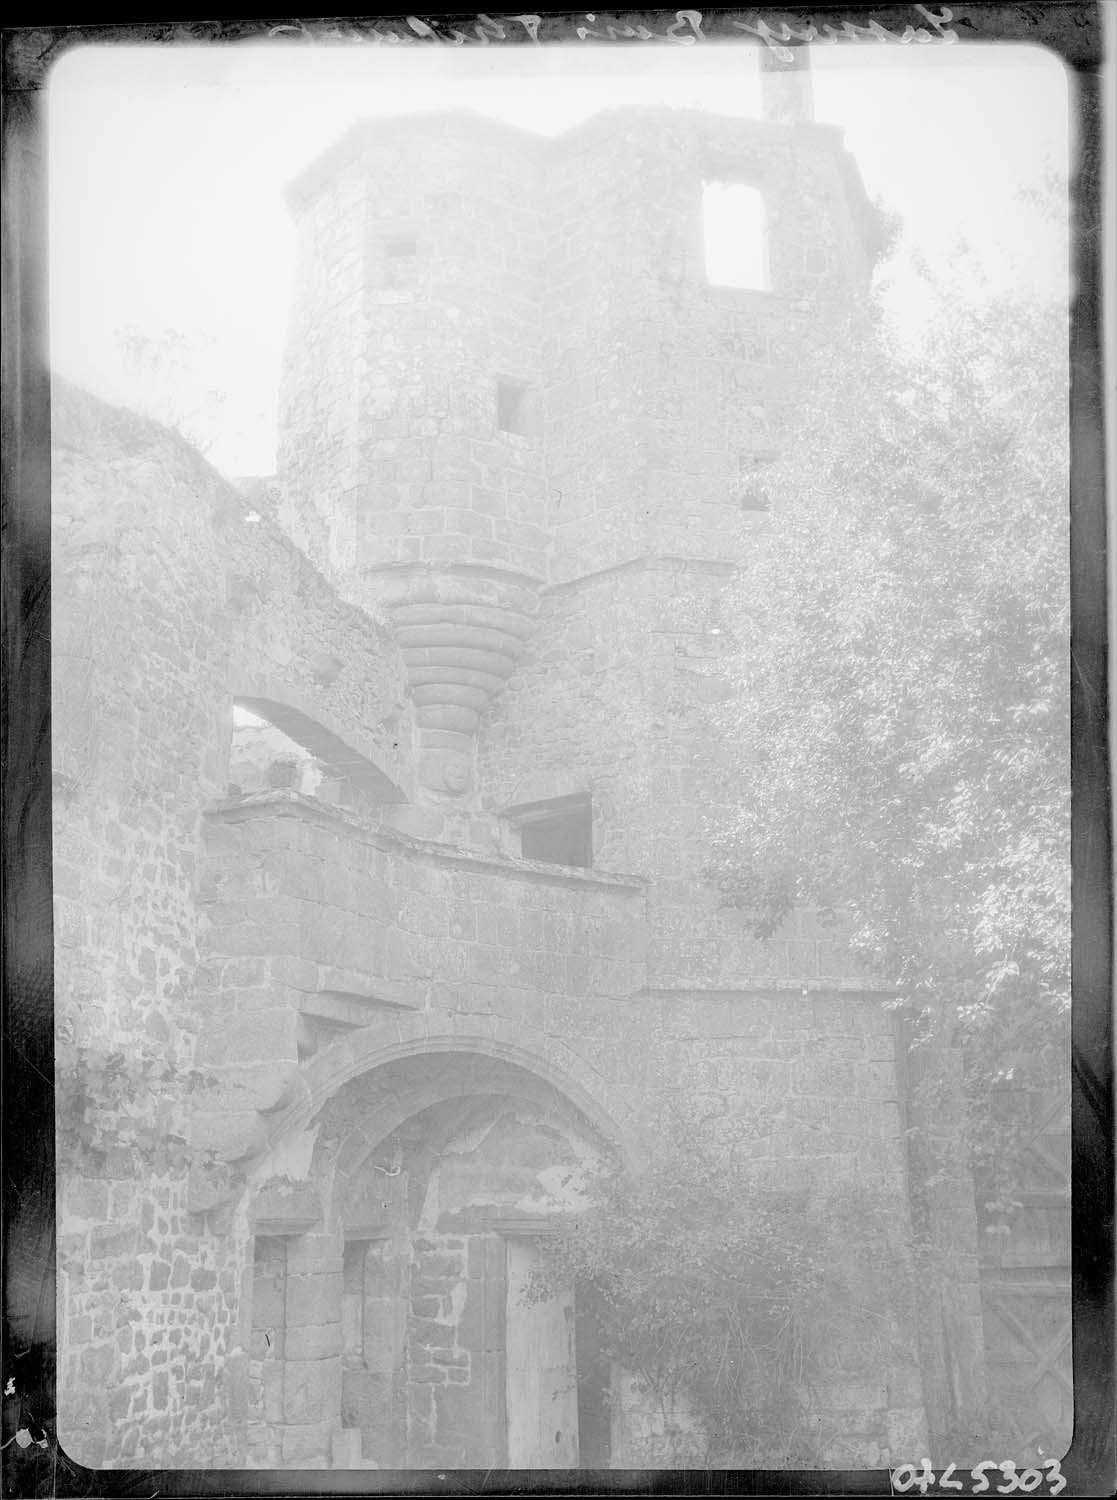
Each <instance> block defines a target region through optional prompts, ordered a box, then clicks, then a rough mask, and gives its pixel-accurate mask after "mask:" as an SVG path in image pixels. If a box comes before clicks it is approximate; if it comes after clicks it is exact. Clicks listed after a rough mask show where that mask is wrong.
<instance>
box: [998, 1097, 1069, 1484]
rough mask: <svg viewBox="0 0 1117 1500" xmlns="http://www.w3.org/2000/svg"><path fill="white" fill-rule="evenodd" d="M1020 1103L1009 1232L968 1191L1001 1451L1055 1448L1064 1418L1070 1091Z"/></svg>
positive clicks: (1050, 1453)
mask: <svg viewBox="0 0 1117 1500" xmlns="http://www.w3.org/2000/svg"><path fill="white" fill-rule="evenodd" d="M1005 1103H1006V1105H1009V1103H1010V1101H1009V1099H1008V1097H1007V1095H1006V1100H1005ZM1020 1103H1021V1100H1020V1097H1019V1096H1014V1097H1013V1099H1012V1100H1011V1105H1012V1107H1015V1108H1019V1106H1020ZM1027 1109H1028V1114H1029V1115H1030V1118H1031V1128H1030V1136H1029V1138H1028V1140H1027V1145H1026V1148H1025V1155H1024V1173H1023V1191H1021V1192H1020V1193H1019V1194H1018V1195H1017V1196H1018V1201H1020V1203H1021V1204H1022V1207H1021V1208H1019V1209H1017V1210H1016V1211H1015V1213H1014V1214H1013V1215H1012V1216H1011V1217H1010V1218H1009V1220H1008V1223H1009V1225H1010V1232H1009V1233H1007V1234H1005V1233H1003V1232H997V1226H998V1221H999V1220H1000V1218H1001V1215H1000V1213H999V1211H997V1210H995V1209H989V1208H987V1207H986V1204H985V1202H984V1201H983V1197H984V1195H983V1194H982V1193H981V1192H980V1191H979V1193H978V1216H979V1223H980V1224H981V1227H982V1231H983V1232H982V1235H981V1239H982V1256H981V1302H982V1321H983V1326H984V1333H985V1354H986V1367H987V1371H988V1379H989V1388H990V1394H991V1396H992V1398H993V1401H994V1404H995V1406H996V1408H998V1409H999V1419H1000V1427H1001V1430H1000V1431H999V1432H998V1433H997V1440H998V1441H1000V1442H1001V1443H1003V1444H1005V1445H1006V1446H1005V1447H1004V1453H1005V1454H1006V1455H1010V1456H1013V1457H1015V1456H1017V1455H1018V1454H1019V1455H1020V1456H1022V1457H1030V1456H1033V1455H1038V1454H1039V1453H1040V1452H1041V1451H1042V1453H1043V1455H1045V1456H1047V1457H1059V1456H1061V1455H1062V1454H1063V1453H1064V1452H1065V1451H1066V1449H1067V1447H1068V1445H1069V1443H1070V1438H1071V1433H1072V1430H1073V1423H1074V1407H1073V1394H1074V1391H1073V1383H1072V1371H1071V1280H1070V1101H1069V1099H1068V1097H1067V1095H1066V1094H1065V1093H1064V1092H1063V1091H1059V1092H1058V1093H1054V1092H1049V1093H1045V1094H1035V1095H1033V1096H1031V1097H1030V1098H1029V1099H1028V1100H1027ZM999 1453H1000V1450H998V1454H999Z"/></svg>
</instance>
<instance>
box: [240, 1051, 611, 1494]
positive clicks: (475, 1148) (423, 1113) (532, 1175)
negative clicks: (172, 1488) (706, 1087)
mask: <svg viewBox="0 0 1117 1500" xmlns="http://www.w3.org/2000/svg"><path fill="white" fill-rule="evenodd" d="M316 1123H317V1126H318V1132H319V1133H318V1142H319V1144H318V1148H317V1150H316V1153H315V1163H314V1167H313V1171H314V1173H315V1175H317V1176H319V1177H320V1178H321V1179H326V1178H328V1179H329V1180H330V1183H331V1190H330V1195H329V1196H330V1207H329V1209H328V1210H327V1221H328V1222H327V1224H326V1225H325V1226H324V1227H325V1229H326V1231H327V1233H326V1235H324V1236H323V1235H313V1234H312V1235H307V1236H305V1237H303V1238H304V1239H305V1241H306V1244H305V1247H303V1248H300V1246H299V1241H298V1240H290V1241H288V1249H287V1257H286V1262H285V1264H286V1266H287V1268H288V1274H291V1273H292V1272H293V1271H296V1272H297V1275H296V1280H298V1281H299V1282H302V1280H303V1270H302V1267H306V1268H307V1269H309V1266H310V1265H311V1264H312V1263H313V1262H312V1258H315V1259H316V1263H317V1265H318V1267H319V1279H320V1283H321V1286H320V1294H319V1295H318V1296H317V1298H316V1299H315V1297H314V1296H312V1298H311V1301H312V1302H313V1303H314V1305H316V1306H317V1307H318V1308H319V1312H320V1315H321V1316H322V1317H323V1318H324V1319H325V1320H326V1321H327V1322H328V1323H329V1324H330V1325H332V1332H330V1333H329V1334H328V1335H327V1336H326V1337H325V1339H324V1340H323V1342H322V1347H323V1349H332V1350H333V1351H334V1354H333V1355H332V1356H327V1357H326V1359H324V1360H323V1362H322V1364H323V1367H322V1369H321V1371H320V1377H321V1378H320V1379H319V1380H318V1382H317V1388H318V1389H331V1390H333V1389H336V1391H337V1411H336V1419H335V1421H334V1424H333V1430H331V1432H330V1433H329V1434H328V1437H329V1446H330V1451H331V1456H332V1462H333V1463H334V1465H335V1466H337V1467H353V1468H355V1467H366V1466H367V1467H381V1468H440V1467H456V1468H486V1469H488V1468H513V1469H519V1468H523V1469H528V1468H531V1469H534V1468H579V1467H605V1466H607V1464H608V1462H609V1438H610V1418H609V1392H610V1377H611V1372H610V1370H609V1367H608V1364H607V1362H605V1361H604V1360H603V1358H602V1356H601V1354H600V1351H599V1350H598V1349H597V1348H596V1347H595V1343H594V1339H593V1328H594V1324H593V1322H592V1319H588V1318H586V1317H585V1316H583V1313H584V1309H582V1308H580V1307H577V1306H576V1305H575V1302H574V1298H573V1295H572V1294H571V1293H559V1294H558V1295H553V1294H549V1293H548V1294H547V1295H540V1294H539V1291H538V1288H537V1286H536V1284H535V1279H534V1276H533V1267H534V1263H535V1260H536V1257H537V1255H538V1248H539V1239H540V1237H541V1236H544V1235H546V1234H547V1233H548V1232H553V1229H554V1226H555V1223H556V1220H557V1219H558V1217H559V1216H560V1215H562V1214H563V1213H566V1212H571V1211H576V1209H577V1208H578V1206H579V1204H580V1203H583V1202H584V1201H585V1192H586V1186H587V1183H588V1180H589V1178H590V1177H591V1175H592V1173H593V1172H594V1171H595V1170H596V1168H597V1167H598V1166H599V1165H600V1164H601V1162H602V1160H603V1157H604V1155H605V1153H606V1152H607V1151H608V1150H609V1149H610V1143H609V1142H608V1141H607V1140H605V1139H604V1138H603V1136H602V1134H601V1132H600V1130H599V1129H597V1128H596V1127H595V1126H594V1125H593V1124H592V1123H591V1122H590V1120H589V1119H588V1118H587V1117H586V1115H585V1114H584V1113H583V1112H582V1111H581V1110H580V1109H579V1108H578V1107H576V1106H575V1105H574V1104H573V1103H572V1102H571V1100H570V1099H569V1098H568V1097H566V1096H565V1095H564V1094H563V1093H562V1091H561V1090H560V1089H559V1088H558V1087H556V1086H555V1085H554V1084H553V1083H551V1082H549V1081H547V1080H546V1079H545V1078H543V1077H541V1076H539V1075H538V1074H535V1073H532V1072H530V1071H529V1070H527V1069H526V1068H524V1067H521V1066H517V1065H516V1064H514V1063H510V1062H509V1061H507V1060H506V1059H503V1058H499V1057H493V1056H484V1055H480V1054H478V1053H470V1052H462V1051H458V1052H445V1053H441V1054H440V1053H438V1052H431V1053H428V1054H422V1053H420V1054H417V1055H411V1056H408V1057H404V1058H397V1059H396V1060H395V1061H393V1062H390V1063H386V1064H383V1065H382V1066H380V1067H377V1068H374V1069H373V1070H372V1071H371V1072H369V1073H366V1074H364V1075H362V1076H360V1077H357V1078H354V1079H352V1080H350V1081H349V1082H348V1083H346V1084H345V1085H344V1086H343V1087H341V1088H340V1089H339V1090H338V1091H337V1093H336V1094H335V1095H334V1096H333V1097H332V1098H331V1099H330V1100H329V1101H328V1103H326V1104H325V1106H324V1107H323V1108H322V1109H321V1110H320V1112H319V1115H318V1118H317V1121H316ZM262 1227H266V1226H259V1225H258V1227H257V1233H258V1236H259V1235H260V1232H261V1228H262ZM262 1238H264V1239H266V1236H263V1237H262ZM316 1242H320V1243H316ZM274 1249H275V1247H274V1246H271V1245H265V1253H264V1256H263V1258H262V1259H261V1257H260V1256H259V1255H258V1257H257V1259H258V1261H259V1262H260V1266H261V1273H260V1274H261V1275H262V1276H263V1278H264V1280H263V1283H262V1292H263V1296H264V1301H265V1302H266V1303H267V1305H268V1306H269V1307H271V1306H272V1304H275V1305H277V1306H278V1305H279V1304H280V1302H282V1300H283V1299H282V1297H281V1295H280V1294H279V1293H277V1291H276V1279H277V1276H276V1267H277V1265H279V1264H281V1262H280V1259H279V1257H277V1255H276V1254H275V1253H274ZM325 1251H329V1254H328V1255H327V1254H325V1253H324V1252H325ZM300 1262H301V1263H300ZM305 1294H306V1286H305V1284H304V1285H303V1286H302V1289H301V1292H300V1295H303V1296H305ZM269 1299H270V1300H269ZM288 1300H289V1299H288ZM272 1316H273V1321H274V1309H273V1313H272ZM296 1316H297V1317H299V1318H301V1317H302V1316H303V1314H302V1312H299V1313H297V1314H296ZM285 1341H286V1345H287V1348H288V1349H289V1348H290V1347H291V1346H292V1344H291V1337H290V1332H289V1330H288V1331H287V1332H286V1333H285ZM296 1343H297V1344H299V1345H300V1346H301V1347H302V1348H304V1349H305V1348H306V1347H308V1341H307V1339H306V1337H305V1336H303V1337H302V1338H300V1339H297V1340H296ZM271 1347H272V1346H270V1345H269V1347H268V1352H267V1356H266V1357H267V1358H268V1359H269V1360H274V1358H275V1356H273V1355H272V1354H271ZM327 1360H328V1361H329V1362H330V1363H331V1368H330V1369H329V1370H327V1369H326V1368H325V1365H326V1362H327ZM269 1379H270V1380H271V1381H272V1383H273V1387H272V1388H274V1382H276V1381H277V1380H286V1382H287V1384H288V1385H290V1386H291V1387H292V1388H296V1387H298V1388H301V1387H302V1386H305V1385H307V1383H308V1381H307V1371H306V1370H299V1371H298V1372H292V1371H290V1370H288V1372H287V1373H286V1374H285V1375H275V1374H271V1373H270V1372H269ZM271 1405H272V1409H273V1410H274V1411H275V1412H276V1413H279V1412H282V1413H283V1416H284V1420H285V1422H286V1423H287V1424H290V1423H291V1422H292V1421H293V1420H295V1418H296V1416H297V1413H295V1412H294V1410H293V1408H292V1406H291V1404H290V1403H287V1405H286V1406H284V1404H283V1402H282V1401H281V1400H280V1399H279V1398H277V1397H275V1396H273V1398H272V1403H271ZM326 1415H327V1414H326V1413H324V1412H323V1411H322V1410H321V1404H320V1403H318V1404H317V1405H316V1406H315V1410H314V1416H315V1418H316V1419H318V1420H321V1419H322V1418H323V1417H324V1416H326ZM325 1436H326V1435H325V1434H323V1439H324V1438H325ZM275 1441H278V1443H279V1447H280V1449H281V1450H282V1449H283V1448H284V1446H290V1444H291V1442H292V1441H293V1440H292V1438H291V1437H290V1435H288V1436H284V1435H283V1434H279V1436H278V1439H273V1446H274V1445H275Z"/></svg>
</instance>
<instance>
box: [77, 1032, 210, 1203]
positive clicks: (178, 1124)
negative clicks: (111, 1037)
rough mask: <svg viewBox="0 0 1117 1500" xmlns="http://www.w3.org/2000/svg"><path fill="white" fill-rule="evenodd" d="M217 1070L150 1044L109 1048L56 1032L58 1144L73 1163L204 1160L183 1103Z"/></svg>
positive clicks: (159, 1165)
mask: <svg viewBox="0 0 1117 1500" xmlns="http://www.w3.org/2000/svg"><path fill="white" fill-rule="evenodd" d="M213 1081H214V1079H213V1075H211V1074H207V1073H204V1072H202V1071H201V1070H199V1069H196V1068H191V1069H187V1070H186V1071H185V1072H183V1071H182V1070H181V1069H178V1068H176V1066H175V1064H174V1062H173V1061H172V1060H171V1059H170V1058H169V1057H167V1056H166V1055H165V1054H164V1053H162V1052H160V1051H159V1049H157V1048H155V1047H153V1046H147V1047H140V1046H136V1045H132V1046H129V1047H127V1048H120V1049H110V1048H107V1047H98V1046H95V1045H78V1044H76V1043H74V1042H71V1041H68V1040H66V1039H65V1038H64V1037H63V1038H59V1040H58V1042H57V1044H56V1049H55V1120H56V1131H57V1142H58V1151H59V1155H60V1157H61V1159H62V1160H63V1161H64V1162H65V1164H66V1166H67V1168H68V1169H69V1170H73V1171H76V1172H79V1173H81V1172H90V1171H92V1172H94V1173H96V1172H98V1171H100V1170H101V1169H102V1168H104V1167H105V1166H107V1165H108V1166H111V1165H113V1164H115V1165H116V1166H117V1167H118V1168H120V1169H121V1170H122V1171H123V1169H124V1168H125V1167H127V1169H128V1171H132V1170H135V1169H137V1168H143V1169H145V1170H147V1171H155V1172H160V1171H170V1172H176V1173H185V1172H186V1171H187V1170H188V1169H189V1168H190V1167H192V1166H194V1165H196V1164H197V1163H198V1161H199V1157H198V1153H196V1152H194V1151H192V1150H191V1148H190V1146H189V1145H188V1143H187V1140H186V1136H185V1134H184V1131H185V1128H186V1126H185V1118H184V1111H185V1110H187V1109H189V1107H190V1101H191V1099H192V1097H193V1095H195V1094H196V1093H197V1092H198V1090H199V1089H202V1088H205V1087H206V1086H207V1085H209V1084H211V1083H212V1082H213Z"/></svg>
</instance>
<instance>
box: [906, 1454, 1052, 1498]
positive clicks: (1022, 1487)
mask: <svg viewBox="0 0 1117 1500" xmlns="http://www.w3.org/2000/svg"><path fill="white" fill-rule="evenodd" d="M955 1469H956V1465H954V1464H951V1465H950V1467H949V1468H947V1469H944V1470H943V1472H942V1474H940V1475H939V1476H938V1477H937V1478H936V1476H935V1472H934V1470H933V1469H932V1468H931V1460H930V1459H929V1458H925V1459H924V1460H923V1462H922V1464H921V1465H920V1466H919V1468H918V1469H917V1468H916V1467H915V1465H914V1464H901V1465H900V1467H899V1468H898V1469H893V1470H891V1472H890V1474H889V1476H888V1477H889V1480H890V1481H891V1485H892V1491H893V1494H898V1495H904V1494H907V1492H908V1490H914V1489H917V1490H918V1491H919V1493H920V1494H921V1495H925V1494H926V1493H927V1491H928V1490H929V1489H930V1488H931V1486H932V1485H935V1486H936V1487H937V1488H938V1489H940V1490H963V1489H965V1487H966V1486H965V1481H964V1480H962V1479H955V1477H954V1473H955ZM987 1471H999V1472H1000V1474H1001V1476H1002V1478H1003V1480H1004V1482H1003V1483H1002V1484H998V1485H993V1486H990V1483H989V1480H988V1479H987V1478H986V1472H987ZM969 1477H970V1479H971V1480H972V1481H973V1483H972V1484H971V1485H970V1489H969V1493H970V1494H971V1495H984V1494H986V1493H987V1492H989V1493H992V1494H996V1495H1012V1494H1015V1493H1017V1492H1019V1493H1020V1494H1024V1495H1030V1494H1031V1493H1032V1492H1033V1490H1038V1489H1039V1487H1040V1485H1041V1484H1043V1483H1044V1482H1045V1481H1046V1483H1047V1486H1048V1488H1047V1490H1046V1491H1045V1493H1046V1494H1048V1495H1058V1494H1060V1493H1061V1492H1062V1491H1063V1490H1065V1489H1066V1487H1067V1481H1066V1479H1065V1477H1064V1475H1063V1472H1062V1470H1061V1469H1060V1467H1059V1460H1058V1459H1057V1458H1049V1459H1047V1461H1046V1462H1045V1463H1044V1465H1043V1469H1042V1470H1041V1469H1017V1467H1016V1465H1015V1464H1014V1463H1013V1462H1012V1460H1011V1459H1005V1461H1004V1462H1003V1463H995V1462H994V1461H993V1460H992V1459H991V1458H987V1459H984V1460H983V1461H982V1462H981V1463H979V1464H975V1465H974V1466H973V1468H972V1469H971V1470H970V1473H969Z"/></svg>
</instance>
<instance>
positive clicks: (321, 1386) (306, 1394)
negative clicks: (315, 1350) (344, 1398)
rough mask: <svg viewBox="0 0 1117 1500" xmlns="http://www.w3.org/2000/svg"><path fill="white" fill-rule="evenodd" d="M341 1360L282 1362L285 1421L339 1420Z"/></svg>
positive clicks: (288, 1360)
mask: <svg viewBox="0 0 1117 1500" xmlns="http://www.w3.org/2000/svg"><path fill="white" fill-rule="evenodd" d="M340 1412H341V1360H340V1359H339V1358H330V1359H307V1360H292V1359H287V1360H285V1361H284V1363H283V1419H284V1421H285V1422H300V1423H302V1422H321V1421H325V1420H327V1419H328V1418H331V1417H337V1418H338V1420H339V1421H340Z"/></svg>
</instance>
